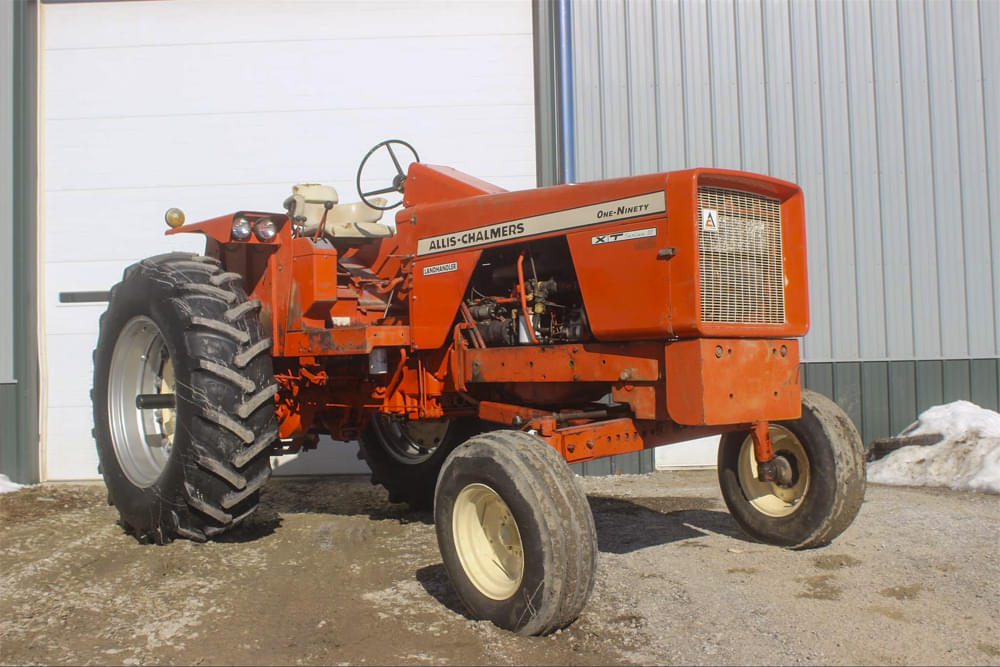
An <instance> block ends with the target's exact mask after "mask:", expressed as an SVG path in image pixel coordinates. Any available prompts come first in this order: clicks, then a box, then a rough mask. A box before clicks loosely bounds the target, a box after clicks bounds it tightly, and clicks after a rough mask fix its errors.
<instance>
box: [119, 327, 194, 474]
mask: <svg viewBox="0 0 1000 667" xmlns="http://www.w3.org/2000/svg"><path fill="white" fill-rule="evenodd" d="M108 375H109V377H108V396H107V397H108V406H107V409H108V425H109V427H110V428H109V430H110V435H111V444H112V447H113V449H114V453H115V458H116V459H117V460H118V465H119V467H120V468H121V471H122V473H124V474H125V477H127V478H128V480H129V481H130V482H132V484H134V485H135V486H137V487H139V488H148V487H150V486H152V485H153V484H154V483H155V482H156V480H157V479H159V477H160V474H161V473H162V472H163V469H164V468H165V467H166V465H167V461H168V460H169V459H170V452H171V450H172V449H173V444H174V430H175V427H176V423H177V414H176V412H177V411H176V408H162V409H155V410H140V409H139V408H137V407H136V405H135V400H136V396H138V395H139V394H174V395H175V396H176V394H175V385H176V383H175V380H174V365H173V361H172V360H171V358H170V353H169V351H168V349H167V345H166V340H165V339H164V337H163V334H162V333H161V332H160V329H159V327H157V326H156V324H155V323H154V322H153V320H151V319H149V318H148V317H146V316H144V315H140V316H137V317H133V318H132V319H131V320H129V321H128V322H126V323H125V326H124V327H122V330H121V333H119V335H118V339H117V340H116V341H115V346H114V350H113V351H112V353H111V367H110V369H109V373H108Z"/></svg>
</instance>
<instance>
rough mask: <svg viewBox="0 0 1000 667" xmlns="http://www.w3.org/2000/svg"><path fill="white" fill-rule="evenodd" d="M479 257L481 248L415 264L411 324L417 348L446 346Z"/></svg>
mask: <svg viewBox="0 0 1000 667" xmlns="http://www.w3.org/2000/svg"><path fill="white" fill-rule="evenodd" d="M481 254H482V249H478V248H477V249H474V250H467V251H465V252H462V253H450V254H448V256H447V257H444V256H441V255H433V256H431V257H430V258H429V259H424V258H420V259H417V260H416V261H415V262H414V266H413V291H412V292H410V324H411V326H412V327H413V346H414V347H415V348H416V349H418V350H427V349H436V348H439V347H441V346H442V345H444V344H445V340H446V339H447V337H448V334H449V333H450V332H451V328H452V326H453V325H454V321H455V313H457V312H458V306H459V304H460V303H461V302H462V297H463V296H464V295H465V290H466V286H467V285H468V284H469V279H470V278H471V277H472V272H473V271H474V270H475V269H476V265H477V264H478V263H479V256H480V255H481Z"/></svg>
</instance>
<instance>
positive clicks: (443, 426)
mask: <svg viewBox="0 0 1000 667" xmlns="http://www.w3.org/2000/svg"><path fill="white" fill-rule="evenodd" d="M376 419H378V420H379V423H378V429H377V431H378V433H379V435H380V436H381V437H382V441H383V443H385V447H386V450H387V451H388V452H389V454H391V455H392V456H393V457H394V458H395V459H396V460H398V461H400V462H401V463H408V464H416V463H422V462H424V461H426V460H427V459H429V458H430V457H431V455H432V454H433V453H434V450H435V449H436V448H437V446H438V445H440V444H441V443H442V442H444V439H445V435H446V434H447V432H448V427H449V425H450V424H451V420H449V419H440V420H418V421H410V420H401V419H395V418H393V417H381V416H376Z"/></svg>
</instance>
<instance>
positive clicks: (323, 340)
mask: <svg viewBox="0 0 1000 667" xmlns="http://www.w3.org/2000/svg"><path fill="white" fill-rule="evenodd" d="M409 344H410V328H409V327H405V326H360V327H335V328H333V329H310V330H307V331H289V332H288V334H287V335H286V336H285V345H286V349H287V350H288V354H298V355H310V356H312V355H315V356H325V355H336V354H368V353H369V352H371V351H372V348H375V347H393V346H408V345H409Z"/></svg>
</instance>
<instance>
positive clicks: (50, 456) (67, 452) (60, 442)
mask: <svg viewBox="0 0 1000 667" xmlns="http://www.w3.org/2000/svg"><path fill="white" fill-rule="evenodd" d="M92 428H94V416H93V412H92V411H91V408H90V406H89V405H87V406H86V407H50V408H49V419H48V424H47V425H46V429H45V441H46V446H45V471H46V478H47V479H53V480H58V479H93V478H95V477H98V473H97V463H98V461H97V448H96V446H95V445H94V438H93V436H91V434H90V430H91V429H92Z"/></svg>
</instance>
